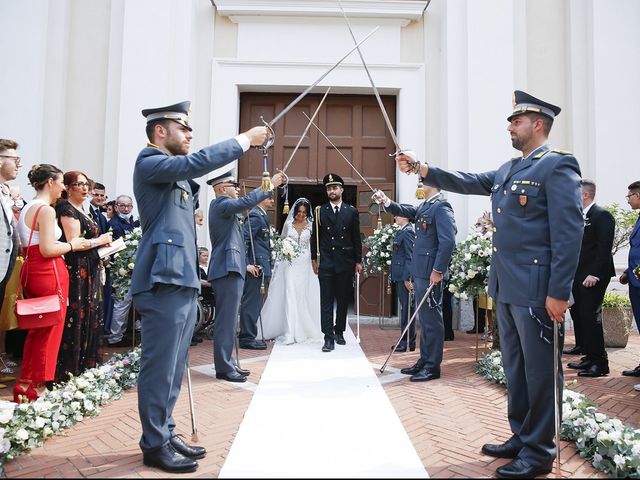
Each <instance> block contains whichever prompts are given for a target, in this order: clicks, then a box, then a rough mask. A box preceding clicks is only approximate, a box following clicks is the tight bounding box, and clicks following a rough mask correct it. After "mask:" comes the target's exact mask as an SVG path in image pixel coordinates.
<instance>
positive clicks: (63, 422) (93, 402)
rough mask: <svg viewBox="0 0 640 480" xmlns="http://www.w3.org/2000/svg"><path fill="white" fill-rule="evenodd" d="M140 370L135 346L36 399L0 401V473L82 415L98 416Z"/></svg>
mask: <svg viewBox="0 0 640 480" xmlns="http://www.w3.org/2000/svg"><path fill="white" fill-rule="evenodd" d="M139 371H140V348H136V349H134V350H132V351H131V352H129V353H127V354H118V355H114V356H113V357H112V358H111V359H110V360H109V361H108V362H107V363H105V364H103V365H101V366H99V367H96V368H92V369H90V370H87V371H85V372H84V373H83V374H82V375H80V376H78V377H71V379H70V380H69V381H68V382H66V383H64V384H61V385H56V386H55V387H54V389H53V390H50V391H47V392H46V393H45V394H44V395H43V396H41V397H40V398H38V399H37V400H36V401H35V402H31V403H21V404H16V403H14V402H9V401H6V400H0V473H2V465H3V464H4V463H6V462H7V461H8V460H11V459H13V458H14V457H16V456H19V455H24V454H26V453H28V452H29V451H30V450H32V449H34V448H36V447H39V446H41V445H42V444H43V443H44V441H45V440H46V439H47V438H48V437H50V436H52V435H60V434H62V433H63V431H64V429H66V428H68V427H70V426H72V425H74V424H75V423H76V422H81V421H82V420H83V419H84V418H85V417H94V416H96V415H98V413H100V407H101V406H102V405H104V404H106V403H107V402H108V401H109V400H112V399H118V398H120V397H121V396H122V393H123V392H124V390H128V389H129V388H131V387H133V386H134V385H135V384H136V382H137V379H138V372H139Z"/></svg>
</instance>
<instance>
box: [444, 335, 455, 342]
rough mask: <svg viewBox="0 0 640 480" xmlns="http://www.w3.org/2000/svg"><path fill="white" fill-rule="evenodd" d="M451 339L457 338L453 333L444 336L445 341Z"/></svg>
mask: <svg viewBox="0 0 640 480" xmlns="http://www.w3.org/2000/svg"><path fill="white" fill-rule="evenodd" d="M451 340H455V337H454V336H453V335H445V336H444V341H445V342H450V341H451Z"/></svg>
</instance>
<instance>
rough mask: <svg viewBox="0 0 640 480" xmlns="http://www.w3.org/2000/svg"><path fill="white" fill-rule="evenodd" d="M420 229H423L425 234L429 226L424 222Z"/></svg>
mask: <svg viewBox="0 0 640 480" xmlns="http://www.w3.org/2000/svg"><path fill="white" fill-rule="evenodd" d="M422 228H423V229H424V231H425V232H426V231H427V230H429V224H428V223H426V222H424V223H423V224H422Z"/></svg>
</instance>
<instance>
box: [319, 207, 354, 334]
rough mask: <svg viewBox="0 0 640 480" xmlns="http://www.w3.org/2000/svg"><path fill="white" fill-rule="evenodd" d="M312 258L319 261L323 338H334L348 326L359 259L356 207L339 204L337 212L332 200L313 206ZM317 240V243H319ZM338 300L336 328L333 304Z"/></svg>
mask: <svg viewBox="0 0 640 480" xmlns="http://www.w3.org/2000/svg"><path fill="white" fill-rule="evenodd" d="M315 216H316V220H315V221H314V222H313V232H312V234H311V259H312V260H315V261H317V262H318V280H319V283H320V310H321V317H320V318H321V320H320V322H321V327H322V333H324V338H325V340H328V339H335V336H334V335H335V334H336V333H340V334H342V332H344V330H345V328H346V326H347V307H348V305H349V299H350V298H351V293H352V292H353V290H352V287H353V276H354V274H355V267H356V263H360V262H361V261H362V241H361V239H360V219H359V217H358V210H356V209H355V208H354V207H352V206H351V205H347V204H346V203H344V202H343V203H342V205H341V207H340V210H339V211H338V213H335V212H334V209H333V206H332V205H331V203H325V204H324V205H321V206H319V207H316V209H315ZM318 239H319V242H318ZM334 301H335V302H336V303H337V311H336V322H335V328H334V323H333V303H334Z"/></svg>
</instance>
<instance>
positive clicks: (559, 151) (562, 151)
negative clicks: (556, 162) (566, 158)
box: [552, 148, 573, 155]
mask: <svg viewBox="0 0 640 480" xmlns="http://www.w3.org/2000/svg"><path fill="white" fill-rule="evenodd" d="M552 151H553V152H555V153H559V154H560V155H573V153H572V152H567V151H566V150H558V149H557V148H554V149H553V150H552Z"/></svg>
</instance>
